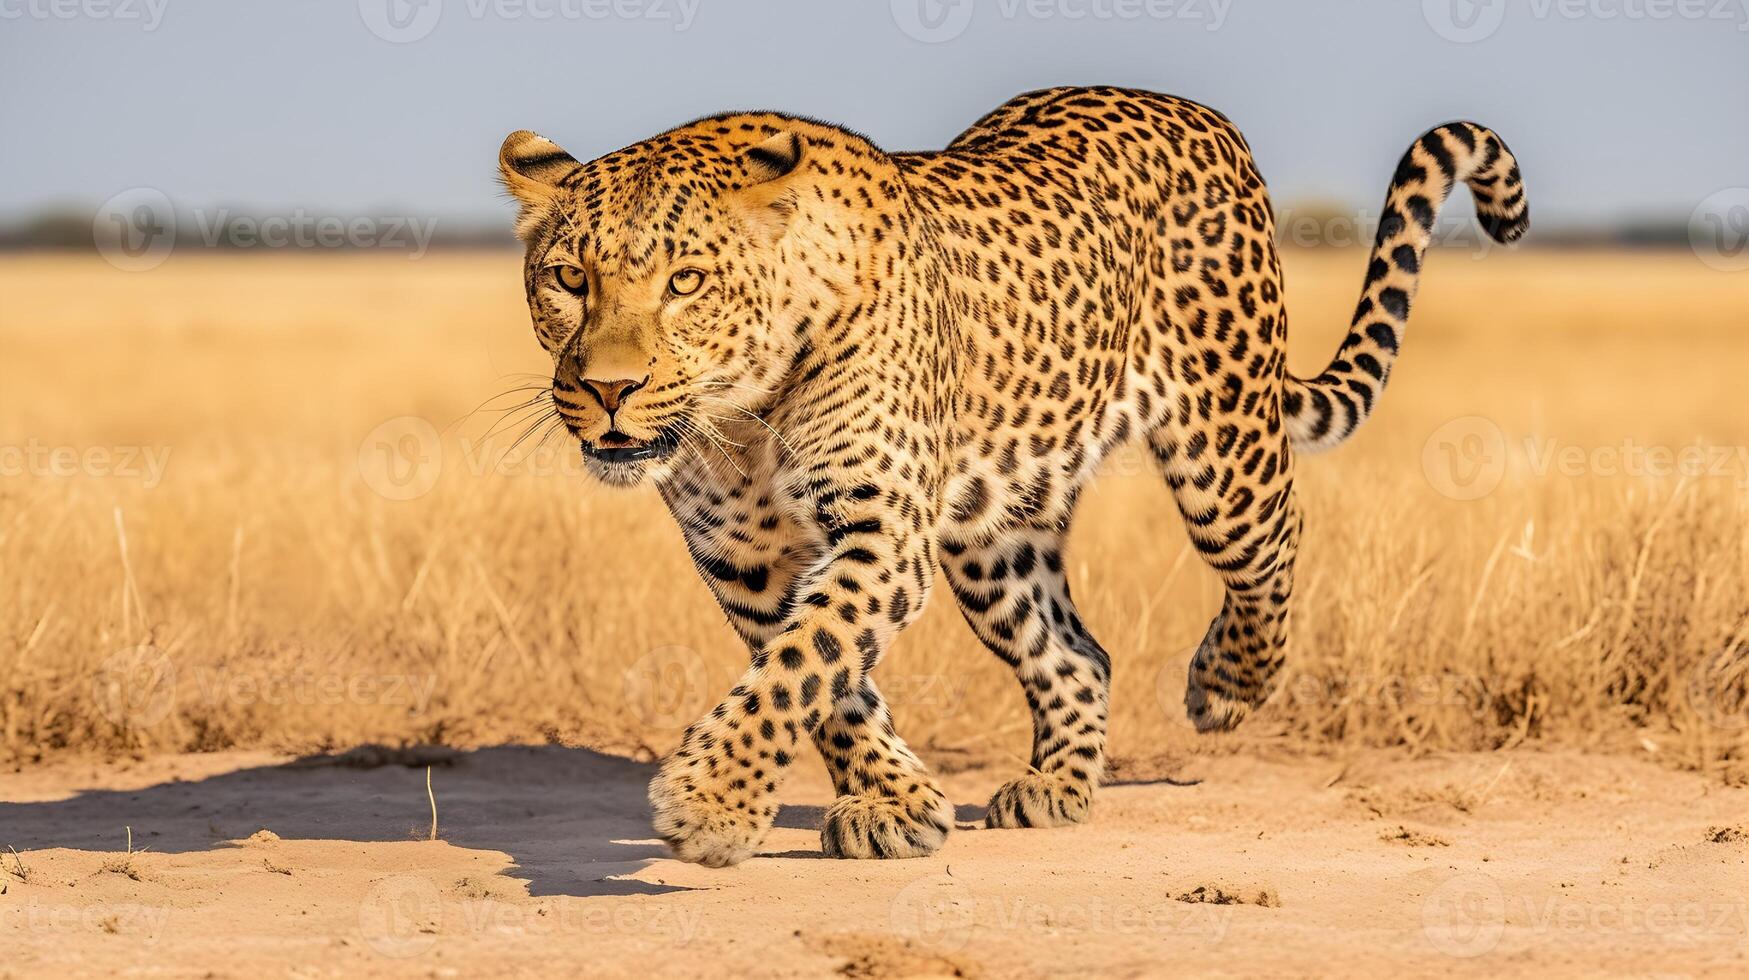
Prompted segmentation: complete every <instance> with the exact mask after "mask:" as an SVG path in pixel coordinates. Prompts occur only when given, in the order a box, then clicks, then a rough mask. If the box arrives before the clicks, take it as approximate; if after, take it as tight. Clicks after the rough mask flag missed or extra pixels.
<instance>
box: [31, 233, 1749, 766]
mask: <svg viewBox="0 0 1749 980" xmlns="http://www.w3.org/2000/svg"><path fill="white" fill-rule="evenodd" d="M518 261H519V260H518V258H517V256H515V255H513V254H508V253H506V254H477V255H437V256H429V257H426V258H424V259H421V260H418V261H410V260H408V259H405V258H402V257H383V256H373V255H354V256H247V257H215V256H199V255H187V254H183V253H178V254H177V255H176V256H174V257H172V259H171V260H170V261H169V262H168V263H167V264H166V265H164V266H162V267H160V268H158V269H156V270H153V271H150V272H144V273H127V272H121V271H117V270H114V269H111V268H110V267H109V266H108V265H106V264H104V263H103V261H102V260H101V259H99V258H95V257H52V258H51V257H31V256H23V257H17V256H15V257H9V258H6V259H4V260H3V261H0V297H3V299H0V303H3V304H4V306H3V310H0V312H3V314H4V315H3V317H0V350H3V352H4V356H3V357H0V447H4V448H3V449H0V453H4V455H0V757H3V758H10V759H12V760H13V761H14V762H25V761H30V760H33V759H39V758H43V757H46V756H50V755H56V754H63V753H68V752H78V751H85V752H99V753H106V754H110V753H141V752H153V751H166V750H208V749H218V748H223V747H227V746H239V745H241V746H265V747H272V748H279V749H285V750H290V751H307V750H316V749H336V748H344V747H347V746H351V745H354V744H357V743H360V742H366V741H380V742H388V743H402V742H428V741H439V742H448V743H455V744H465V745H476V744H492V743H497V742H501V741H506V740H531V741H541V740H558V741H565V742H582V743H588V744H591V745H594V746H598V747H604V748H609V749H616V750H621V751H631V752H635V753H638V754H644V753H660V752H662V751H664V750H666V749H667V748H668V747H670V746H671V745H672V744H674V742H675V741H676V740H677V738H678V735H679V732H680V730H681V728H683V727H684V725H685V724H686V723H687V722H689V721H690V720H692V718H693V717H694V716H695V715H696V714H698V713H700V712H702V711H703V710H705V709H706V708H708V707H709V706H710V705H711V704H712V703H714V701H715V700H716V698H717V697H718V696H719V695H720V694H722V693H723V692H724V691H726V689H727V688H728V686H729V684H730V682H731V681H732V679H733V678H734V677H735V676H736V675H737V674H738V673H739V671H740V669H741V668H742V667H743V666H744V664H745V657H746V654H745V651H744V650H743V649H742V648H741V647H740V645H739V643H738V642H737V641H736V640H735V638H734V636H733V634H732V633H731V631H730V630H729V628H728V627H727V625H726V624H725V622H724V620H723V617H722V615H721V614H720V613H719V612H718V611H717V609H716V607H715V606H714V604H713V603H712V601H711V599H710V597H709V594H708V593H707V591H706V590H705V587H704V586H703V585H702V584H701V583H700V582H699V581H698V580H697V578H696V576H695V575H694V573H693V571H692V569H691V567H690V564H689V562H688V561H687V558H686V555H685V552H684V549H683V548H682V546H681V543H680V540H679V536H678V533H677V532H676V530H675V529H674V528H673V527H672V526H671V525H670V523H669V522H668V520H667V518H666V515H665V513H664V512H663V511H662V509H661V507H660V504H659V503H658V502H657V500H656V498H655V496H654V494H653V492H651V491H648V490H639V491H632V492H621V491H612V490H608V489H606V488H602V487H600V486H596V485H593V484H591V483H589V482H587V481H586V480H585V479H584V478H583V477H581V475H580V473H579V469H578V466H577V465H576V460H575V458H574V450H573V449H571V448H570V447H568V446H566V445H563V444H562V441H561V440H559V439H557V438H555V439H553V440H549V441H548V442H546V443H545V444H543V445H540V446H532V448H531V445H532V440H531V442H525V443H524V444H523V445H522V446H521V447H519V448H518V449H516V450H515V451H514V452H508V453H507V452H506V451H507V450H508V449H509V446H510V443H511V441H512V440H513V438H514V436H515V435H516V434H517V433H518V431H519V430H517V428H516V427H515V425H514V424H513V423H514V422H515V421H516V416H515V414H514V413H511V414H509V415H506V414H504V413H501V412H497V411H493V410H491V408H488V409H487V410H483V411H477V410H476V409H477V407H478V406H479V405H480V404H481V403H482V402H485V401H487V400H488V399H490V398H492V397H493V396H495V395H500V396H502V397H499V398H497V399H496V400H495V401H492V402H491V403H490V405H491V407H495V408H502V407H507V406H509V405H512V404H514V403H515V402H517V401H519V400H521V398H522V397H523V395H522V394H519V393H517V392H514V391H513V390H512V389H515V388H517V387H519V386H523V385H529V384H537V383H538V382H539V379H540V378H541V377H542V376H543V372H544V370H545V368H546V363H545V360H544V356H543V355H542V354H541V352H540V351H539V349H538V347H537V346H536V344H535V342H534V340H533V337H532V335H531V333H530V331H529V329H528V327H527V322H526V312H525V310H524V307H523V303H522V295H521V281H520V277H519V274H518ZM1285 262H1286V264H1287V268H1288V276H1289V286H1288V298H1289V304H1290V308H1291V312H1292V318H1293V329H1292V331H1291V336H1292V356H1291V364H1292V365H1293V366H1294V368H1295V369H1296V370H1297V371H1299V372H1301V373H1311V372H1314V371H1315V370H1316V369H1317V368H1318V367H1320V366H1322V364H1323V362H1324V361H1325V360H1326V359H1327V358H1328V357H1329V355H1330V353H1331V351H1332V350H1334V348H1335V345H1336V342H1337V340H1338V339H1339V337H1340V335H1341V332H1342V330H1343V328H1344V327H1345V325H1346V317H1347V314H1348V312H1349V311H1350V310H1351V309H1352V304H1353V302H1354V298H1355V295H1356V290H1357V289H1358V286H1359V281H1360V276H1361V272H1362V263H1363V259H1362V258H1361V257H1360V256H1359V255H1358V254H1344V253H1325V252H1290V253H1289V254H1288V255H1287V256H1286V259H1285ZM1428 265H1429V269H1428V275H1427V282H1426V284H1425V287H1424V289H1423V292H1422V296H1421V301H1420V303H1419V304H1418V307H1417V309H1416V313H1415V318H1414V322H1413V324H1412V325H1411V328H1410V331H1409V336H1408V338H1407V340H1406V344H1405V356H1404V357H1403V359H1402V360H1401V362H1400V364H1399V366H1398V369H1397V372H1396V374H1395V376H1394V377H1393V379H1392V385H1391V389H1390V392H1389V393H1388V395H1387V396H1386V398H1385V399H1384V401H1383V404H1382V409H1381V411H1380V413H1379V416H1378V417H1377V418H1375V419H1374V420H1373V421H1372V422H1371V423H1369V424H1368V426H1367V427H1366V428H1365V429H1363V430H1362V432H1361V434H1360V435H1359V436H1358V437H1357V438H1356V439H1355V440H1354V441H1353V442H1352V443H1351V444H1350V445H1348V446H1346V447H1344V448H1342V449H1340V450H1338V451H1336V452H1334V453H1332V454H1329V455H1326V456H1322V457H1315V458H1310V459H1306V460H1303V461H1302V466H1301V469H1300V473H1301V487H1302V488H1303V491H1304V499H1305V504H1304V509H1305V512H1306V521H1307V534H1306V539H1305V545H1304V551H1303V557H1302V559H1301V562H1300V575H1299V584H1298V589H1297V595H1296V613H1295V619H1294V620H1293V627H1292V649H1291V655H1290V668H1289V673H1288V675H1287V677H1286V679H1285V680H1284V682H1283V685H1282V689H1281V691H1280V692H1279V694H1278V695H1277V697H1276V698H1275V699H1274V700H1273V701H1272V702H1271V703H1270V704H1269V705H1268V706H1267V707H1266V708H1265V709H1264V710H1263V711H1262V712H1261V713H1259V714H1258V715H1257V716H1255V717H1254V718H1253V719H1251V720H1250V721H1249V722H1247V724H1246V726H1245V727H1244V728H1243V729H1242V730H1241V733H1240V734H1239V735H1237V736H1198V735H1196V734H1195V733H1194V732H1192V731H1191V730H1190V729H1189V728H1188V726H1187V725H1186V724H1185V723H1184V721H1183V711H1182V707H1181V705H1180V703H1179V699H1180V698H1181V696H1182V693H1183V687H1184V676H1183V668H1184V663H1185V660H1186V658H1187V655H1188V652H1189V650H1190V649H1191V648H1192V647H1193V646H1194V645H1195V643H1196V642H1197V641H1198V640H1199V639H1200V638H1201V636H1202V634H1203V632H1204V630H1205V629H1206V627H1207V625H1208V622H1209V620H1210V618H1211V617H1212V616H1213V615H1214V613H1215V611H1216V609H1217V608H1218V605H1219V600H1220V594H1219V591H1218V588H1217V584H1216V582H1215V579H1214V577H1213V575H1212V574H1211V573H1210V572H1209V571H1208V570H1207V569H1205V568H1203V567H1201V565H1200V564H1199V563H1198V561H1197V559H1196V557H1195V555H1194V553H1193V552H1192V551H1190V550H1189V549H1188V547H1187V543H1186V540H1185V537H1184V534H1183V531H1182V530H1181V528H1180V526H1179V520H1178V517H1177V514H1176V511H1175V510H1174V508H1173V506H1172V503H1171V500H1170V498H1169V497H1168V495H1167V494H1166V492H1165V490H1164V487H1163V486H1162V485H1161V482H1160V481H1159V479H1158V478H1157V477H1156V476H1155V475H1154V473H1153V472H1152V471H1151V470H1150V469H1149V468H1148V467H1147V466H1146V465H1144V464H1143V463H1142V462H1141V461H1140V460H1139V459H1136V458H1131V457H1124V458H1120V459H1118V460H1114V461H1113V462H1112V464H1111V466H1110V472H1109V473H1108V474H1106V475H1105V476H1104V477H1103V478H1102V480H1101V481H1100V482H1099V483H1098V484H1097V485H1096V486H1095V487H1094V488H1093V489H1092V490H1091V491H1090V492H1089V493H1088V494H1087V495H1086V497H1085V504H1084V506H1083V507H1082V511H1081V514H1080V517H1079V520H1078V522H1077V525H1076V528H1075V533H1074V540H1073V546H1072V550H1071V552H1070V555H1069V562H1070V568H1071V574H1072V581H1073V585H1074V588H1075V590H1076V593H1077V596H1078V600H1079V602H1080V604H1081V606H1082V609H1083V612H1084V613H1085V615H1086V618H1087V619H1088V621H1089V623H1090V625H1091V627H1092V628H1093V631H1094V632H1095V634H1096V635H1097V636H1099V637H1100V638H1101V639H1102V640H1103V642H1104V644H1105V645H1106V646H1107V647H1108V648H1109V649H1110V651H1111V653H1112V656H1113V659H1114V661H1115V669H1116V693H1115V698H1114V705H1113V710H1112V731H1113V734H1112V750H1113V753H1114V755H1115V756H1116V757H1118V758H1127V759H1137V758H1158V757H1161V756H1171V755H1174V754H1183V753H1189V752H1206V751H1224V750H1227V749H1230V748H1232V747H1233V746H1235V745H1256V744H1257V743H1259V742H1266V743H1269V744H1272V745H1273V744H1279V745H1282V746H1287V747H1291V748H1293V749H1295V750H1298V749H1300V748H1304V747H1311V748H1319V747H1334V748H1337V749H1340V748H1342V747H1344V746H1361V745H1367V746H1372V745H1401V746H1407V747H1409V748H1410V749H1412V750H1414V751H1418V752H1422V751H1437V750H1446V749H1475V748H1492V747H1499V746H1506V745H1516V744H1520V743H1525V742H1530V743H1536V742H1539V741H1540V742H1558V743H1561V744H1571V745H1580V746H1586V747H1596V748H1606V749H1610V750H1621V751H1631V752H1636V753H1642V752H1650V753H1654V754H1655V755H1656V757H1657V758H1660V759H1662V760H1666V761H1668V762H1670V763H1671V764H1674V765H1678V766H1682V767H1686V768H1696V769H1700V770H1704V771H1707V772H1711V773H1716V774H1718V775H1719V776H1721V777H1722V778H1726V779H1731V780H1741V779H1743V778H1744V777H1745V775H1746V772H1749V705H1746V703H1745V693H1744V692H1745V682H1746V677H1745V675H1746V673H1749V652H1746V651H1749V451H1745V450H1741V449H1739V448H1738V447H1744V446H1749V411H1746V406H1749V398H1746V397H1745V393H1744V385H1745V381H1744V374H1745V369H1746V368H1749V330H1745V326H1746V323H1745V314H1746V312H1749V280H1746V279H1745V277H1744V276H1741V275H1739V276H1735V277H1733V276H1729V275H1726V274H1723V273H1718V272H1714V271H1711V270H1709V269H1707V268H1706V267H1704V266H1703V265H1701V264H1700V263H1699V262H1696V261H1694V260H1693V259H1692V258H1689V257H1687V256H1685V255H1679V254H1674V253H1672V254H1560V253H1538V252H1535V251H1530V252H1523V253H1514V254H1504V253H1502V254H1495V255H1490V256H1488V257H1486V258H1485V259H1479V258H1477V257H1475V256H1472V255H1470V254H1468V253H1463V252H1456V251H1453V252H1446V253H1440V254H1435V255H1434V256H1432V257H1431V259H1430V261H1429V263H1428ZM417 420H427V421H429V422H430V423H431V424H432V426H433V427H434V429H435V430H436V431H438V432H439V433H440V436H439V438H438V439H437V440H436V441H433V442H430V443H429V444H427V442H426V441H425V440H426V439H427V438H428V436H429V432H428V431H427V430H426V429H425V427H424V423H423V422H420V421H417ZM495 426H496V427H497V428H498V429H499V430H501V431H500V432H498V433H497V434H493V433H492V430H493V429H494V427H495ZM1683 470H1686V471H1687V472H1683ZM427 484H429V489H428V490H427V486H426V485H427ZM421 490H425V491H426V492H424V493H423V494H422V495H419V496H417V497H414V498H413V499H394V498H398V497H404V496H409V495H410V494H412V493H414V492H416V491H421ZM379 491H381V492H379ZM876 676H877V678H878V679H879V680H880V681H881V683H882V685H883V686H884V688H885V689H886V690H887V692H888V693H889V695H890V696H891V697H892V699H893V700H894V701H895V703H896V706H897V708H896V710H897V713H898V715H899V721H900V725H901V730H902V731H903V732H904V733H905V734H906V735H907V736H908V738H909V739H910V740H911V741H912V742H913V743H914V744H917V745H919V746H920V747H921V748H922V750H923V752H924V754H925V756H926V757H928V758H929V759H931V761H934V762H936V763H938V764H944V765H950V764H952V762H953V760H954V759H956V758H963V757H965V756H966V755H968V754H969V755H972V756H983V757H1007V756H1013V757H1018V758H1020V759H1022V760H1024V758H1025V755H1026V751H1027V743H1028V738H1029V722H1028V720H1027V716H1026V712H1025V708H1024V705H1023V703H1022V701H1021V698H1020V693H1019V690H1018V688H1017V687H1016V686H1015V684H1014V683H1013V681H1012V679H1011V678H1010V677H1009V676H1007V672H1006V670H1005V668H1002V667H1001V665H1000V664H998V663H997V662H996V661H995V659H994V658H993V657H991V656H990V655H989V654H987V653H986V652H985V651H984V650H983V649H982V648H981V647H979V646H978V644H977V642H976V641H975V640H974V639H973V637H972V635H971V634H970V632H969V631H968V630H967V629H966V627H965V626H964V625H963V623H961V622H960V620H959V617H958V614H957V612H956V611H955V610H954V608H953V604H952V601H951V598H950V596H949V594H948V593H947V591H946V590H945V589H942V590H938V592H937V594H936V596H935V602H934V603H933V604H932V608H930V609H929V610H928V612H927V614H926V615H925V617H924V619H923V620H922V621H921V622H920V623H919V624H918V626H917V627H915V628H914V629H912V630H911V631H910V632H908V633H907V634H906V635H905V636H904V637H903V638H902V639H901V641H900V643H899V645H898V646H897V648H896V649H895V651H894V652H893V653H892V654H891V655H890V656H889V657H888V659H887V661H886V662H885V663H883V665H882V666H881V668H880V669H879V671H878V672H877V675H876Z"/></svg>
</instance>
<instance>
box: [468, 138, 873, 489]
mask: <svg viewBox="0 0 1749 980" xmlns="http://www.w3.org/2000/svg"><path fill="white" fill-rule="evenodd" d="M787 122H789V120H786V119H784V118H782V117H769V118H768V119H762V120H761V121H757V122H754V121H747V120H746V119H745V117H743V119H742V121H739V122H734V121H730V120H728V119H718V120H705V121H703V122H700V123H694V124H692V125H691V126H686V127H682V128H680V129H677V130H674V131H671V132H669V133H665V134H663V135H661V136H658V137H655V138H652V139H649V140H646V141H644V142H641V143H637V144H634V145H632V146H629V147H627V148H625V149H622V150H618V151H616V152H613V153H610V154H608V155H606V156H603V157H600V158H598V159H595V160H592V161H590V162H588V163H579V162H578V161H577V160H576V159H575V158H573V157H572V156H571V155H570V154H568V153H566V152H565V151H564V150H562V149H560V148H559V147H558V146H557V145H556V144H554V143H552V142H551V141H549V140H547V139H545V138H543V137H541V136H537V135H535V134H533V133H530V132H527V131H519V132H516V133H512V134H511V135H510V137H509V138H508V139H506V140H505V141H504V146H503V148H502V150H501V151H500V153H499V158H498V159H499V172H500V174H501V176H502V178H503V182H504V186H505V187H506V188H507V189H508V190H509V192H510V194H511V195H512V196H513V197H514V198H515V199H516V201H517V202H518V203H519V204H520V205H521V214H520V217H519V219H518V221H517V233H518V236H519V237H520V238H521V240H522V242H523V244H524V245H525V247H526V260H525V264H524V276H523V278H524V283H525V286H526V290H527V294H528V308H529V313H530V315H531V317H532V318H533V322H534V329H535V335H536V337H537V338H539V340H540V343H541V346H542V347H544V348H545V349H546V351H547V353H548V354H550V355H551V357H552V360H553V381H552V396H553V402H554V407H555V409H556V411H557V413H558V415H559V418H560V419H561V420H562V421H563V422H564V425H565V426H566V428H567V429H568V430H569V431H570V432H571V433H572V435H574V436H575V437H576V438H577V440H578V442H579V444H580V445H581V447H582V452H583V457H584V460H585V463H586V466H587V468H588V470H589V471H590V472H591V473H592V474H593V475H594V476H596V477H597V478H599V479H600V480H601V481H602V482H604V483H607V484H610V485H614V486H631V485H635V484H637V483H639V482H641V481H642V480H644V479H645V478H646V477H649V478H654V479H661V478H662V477H663V476H664V475H665V474H666V473H668V472H670V471H671V470H672V461H673V460H674V459H676V458H679V457H682V456H684V455H685V454H686V453H688V452H699V453H703V454H711V453H716V452H720V451H723V442H724V441H725V440H722V439H719V438H718V437H719V436H720V433H719V432H718V431H717V426H718V424H719V423H721V422H722V421H724V420H725V419H735V418H737V417H740V416H742V415H745V414H748V413H753V414H758V413H762V412H763V411H764V410H767V409H769V407H770V403H771V401H772V400H773V399H774V398H776V397H778V396H779V393H780V388H781V387H782V385H783V383H784V380H785V377H786V376H787V374H788V373H789V370H790V368H791V367H792V366H793V364H794V363H795V360H796V357H797V352H798V351H799V350H802V349H804V347H805V344H806V336H805V335H806V332H807V326H808V324H809V323H810V322H815V321H816V320H817V318H818V316H819V313H820V310H821V308H822V305H823V304H830V303H831V302H833V299H834V295H835V292H836V290H835V288H834V286H833V282H832V280H833V279H834V278H835V277H836V276H837V275H839V273H838V272H837V271H835V265H836V264H837V263H835V262H833V261H829V260H826V258H825V250H827V249H828V248H832V247H835V246H833V245H832V243H830V242H828V241H824V240H823V239H822V236H821V235H820V234H819V232H818V224H817V223H814V222H809V221H807V220H806V215H805V214H803V212H805V211H806V210H807V207H806V205H805V203H804V202H806V201H813V202H815V203H816V204H817V203H818V202H820V201H822V200H823V199H824V198H823V195H820V194H818V193H817V192H815V191H814V190H813V189H812V186H811V181H810V178H816V177H817V176H818V173H816V172H810V169H811V168H809V167H808V166H806V163H807V156H808V145H809V139H808V137H807V136H806V135H804V134H802V133H799V132H797V131H796V130H795V129H793V128H788V127H786V126H785V125H784V124H785V123H787ZM815 169H817V168H815ZM810 224H812V225H814V226H815V229H816V230H815V232H813V233H809V232H808V231H806V230H803V229H802V228H801V227H800V226H803V225H810ZM827 237H829V235H828V236H827ZM838 254H840V255H841V254H842V253H841V252H839V253H838ZM713 442H714V443H715V445H713Z"/></svg>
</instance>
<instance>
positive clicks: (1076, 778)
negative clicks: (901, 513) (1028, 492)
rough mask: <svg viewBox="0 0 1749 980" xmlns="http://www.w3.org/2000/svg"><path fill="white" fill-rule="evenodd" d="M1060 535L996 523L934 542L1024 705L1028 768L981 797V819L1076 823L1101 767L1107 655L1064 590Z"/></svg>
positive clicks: (1055, 530) (971, 618) (1051, 529)
mask: <svg viewBox="0 0 1749 980" xmlns="http://www.w3.org/2000/svg"><path fill="white" fill-rule="evenodd" d="M1066 537H1067V531H1066V529H1065V528H1063V527H1058V526H1054V525H1051V526H1031V527H1019V528H1014V529H1011V530H1004V531H1002V532H1000V533H999V534H997V535H996V537H995V539H994V540H992V541H991V542H989V543H987V544H968V543H964V542H955V541H953V540H951V539H945V540H944V541H943V542H942V546H941V550H942V558H941V567H942V570H943V571H944V572H946V574H947V580H948V584H949V585H951V586H952V587H953V593H954V596H955V597H956V598H957V599H958V600H959V606H960V611H961V612H963V613H964V614H965V617H966V622H968V623H970V624H971V627H972V631H973V632H975V633H977V634H978V638H979V639H980V640H983V641H984V645H985V646H987V647H989V648H990V650H991V651H992V652H993V653H995V654H996V656H998V657H1000V658H1002V660H1003V661H1004V662H1006V663H1007V664H1008V665H1009V666H1010V667H1013V668H1014V672H1015V675H1016V676H1017V677H1018V678H1019V679H1020V685H1021V687H1022V688H1023V689H1024V690H1025V692H1026V703H1027V705H1028V707H1030V708H1031V709H1032V732H1033V734H1032V762H1031V765H1030V766H1029V767H1028V769H1029V771H1028V772H1027V774H1026V775H1024V776H1021V777H1019V778H1018V779H1015V780H1013V781H1011V782H1009V783H1007V784H1006V785H1004V786H1002V787H1001V788H1000V789H998V790H997V791H996V793H995V795H994V796H992V797H991V798H990V807H989V813H988V816H987V817H986V822H987V823H988V824H989V826H991V827H1050V826H1055V825H1059V824H1071V823H1080V822H1081V821H1083V820H1085V819H1086V818H1087V814H1088V811H1089V809H1090V807H1091V806H1092V803H1093V791H1094V789H1095V787H1097V786H1098V785H1099V781H1100V777H1101V776H1102V775H1103V772H1104V768H1105V728H1106V714H1107V704H1108V701H1109V698H1110V693H1111V659H1110V657H1108V656H1107V655H1106V652H1105V650H1104V649H1103V648H1101V647H1100V645H1099V644H1098V642H1096V641H1095V640H1094V639H1093V636H1092V634H1090V633H1088V632H1087V627H1086V626H1084V625H1083V624H1082V622H1081V616H1080V614H1079V613H1078V612H1077V611H1076V609H1075V604H1074V602H1073V601H1071V600H1070V598H1069V583H1068V580H1067V579H1066V578H1064V576H1063V545H1064V543H1065V539H1066Z"/></svg>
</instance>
